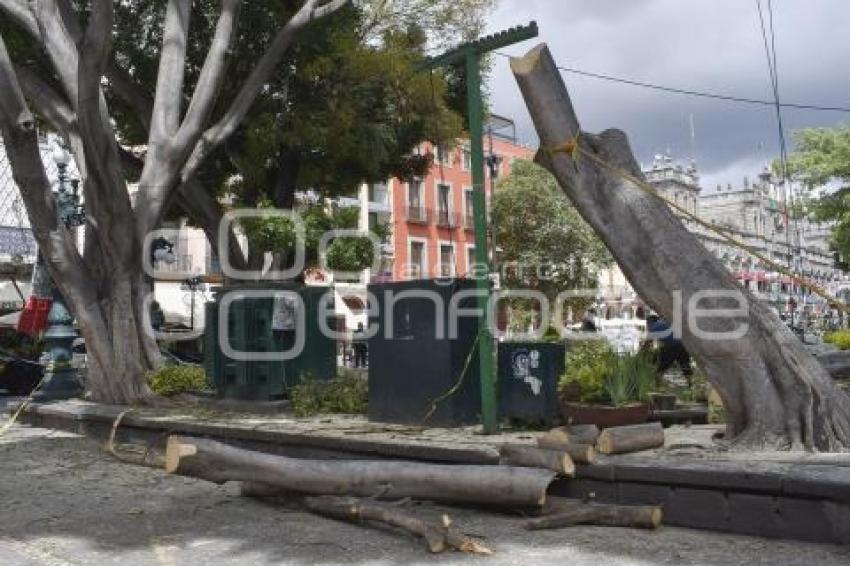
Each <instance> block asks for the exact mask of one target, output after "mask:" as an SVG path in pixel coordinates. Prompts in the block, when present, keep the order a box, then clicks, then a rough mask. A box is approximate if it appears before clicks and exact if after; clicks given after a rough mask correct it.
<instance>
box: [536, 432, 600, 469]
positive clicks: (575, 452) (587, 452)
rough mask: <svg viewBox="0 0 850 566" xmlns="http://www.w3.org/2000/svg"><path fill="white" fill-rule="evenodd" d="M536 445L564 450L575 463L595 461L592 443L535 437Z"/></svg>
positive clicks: (594, 449) (591, 462) (594, 450)
mask: <svg viewBox="0 0 850 566" xmlns="http://www.w3.org/2000/svg"><path fill="white" fill-rule="evenodd" d="M537 446H538V447H539V448H547V449H549V450H559V451H562V452H566V453H567V454H569V455H570V458H572V460H573V462H574V463H576V464H593V463H595V462H596V448H594V447H593V445H592V444H574V443H571V442H566V443H563V442H556V441H550V440H547V439H546V438H544V437H541V438H538V439H537Z"/></svg>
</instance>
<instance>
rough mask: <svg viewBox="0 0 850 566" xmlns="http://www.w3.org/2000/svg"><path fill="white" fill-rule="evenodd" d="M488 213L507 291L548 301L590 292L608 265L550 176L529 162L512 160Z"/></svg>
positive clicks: (604, 251) (595, 240) (598, 242)
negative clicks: (515, 290)
mask: <svg viewBox="0 0 850 566" xmlns="http://www.w3.org/2000/svg"><path fill="white" fill-rule="evenodd" d="M492 215H493V226H494V228H493V232H494V240H495V243H496V248H497V250H498V257H497V261H498V265H499V266H502V269H501V270H500V272H501V273H502V278H503V284H504V285H505V286H506V287H508V288H530V289H535V290H538V291H541V292H542V293H544V294H545V295H546V296H547V297H548V298H549V299H550V300H551V299H554V298H555V297H556V296H557V295H558V293H560V292H561V291H565V290H577V289H595V288H596V284H597V274H598V271H599V269H601V268H603V267H604V266H606V265H608V264H610V263H611V261H612V260H611V256H610V255H609V254H608V250H607V249H606V248H605V246H604V244H603V243H602V242H601V240H600V239H599V238H598V237H597V236H596V234H595V233H594V232H593V230H592V229H591V228H590V226H588V225H587V223H586V222H585V221H584V220H582V218H581V216H579V214H578V212H577V211H576V209H575V208H574V207H573V206H572V204H571V203H570V202H569V200H567V198H566V197H565V196H564V194H563V193H562V192H561V191H560V189H559V187H558V185H557V183H556V181H555V178H554V177H553V176H552V175H551V174H550V173H549V172H548V171H546V170H545V169H543V168H542V167H540V166H538V165H535V164H534V163H532V162H531V161H527V160H517V161H515V162H514V164H513V166H512V170H511V174H510V175H508V176H506V177H505V178H503V179H502V180H501V181H499V184H498V186H497V188H496V191H495V194H494V196H493V208H492ZM576 306H578V305H576Z"/></svg>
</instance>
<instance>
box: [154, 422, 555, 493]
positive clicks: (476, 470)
mask: <svg viewBox="0 0 850 566" xmlns="http://www.w3.org/2000/svg"><path fill="white" fill-rule="evenodd" d="M165 471H167V472H169V473H172V474H180V475H184V476H190V477H196V478H201V479H205V480H208V481H212V482H216V483H224V482H226V481H242V482H257V483H261V484H266V485H268V486H274V487H276V488H281V489H284V490H290V491H297V492H299V493H305V494H314V495H349V496H364V497H379V498H382V499H404V498H406V497H410V498H413V499H427V500H432V501H445V502H449V503H477V504H485V505H497V506H506V507H540V506H542V505H543V504H544V503H545V502H546V488H547V487H548V486H549V484H550V483H551V482H552V480H553V479H554V476H555V473H554V472H552V471H550V470H542V469H539V468H527V467H514V466H472V465H448V464H423V463H419V462H402V461H382V460H308V459H299V458H288V457H286V456H277V455H273V454H266V453H263V452H256V451H252V450H245V449H242V448H236V447H234V446H229V445H227V444H223V443H221V442H217V441H215V440H209V439H206V438H192V437H185V436H171V437H169V438H168V445H167V447H166V454H165Z"/></svg>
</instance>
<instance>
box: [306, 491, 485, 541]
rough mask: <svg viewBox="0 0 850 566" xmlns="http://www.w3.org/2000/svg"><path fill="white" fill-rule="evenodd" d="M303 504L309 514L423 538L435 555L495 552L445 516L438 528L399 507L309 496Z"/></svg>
mask: <svg viewBox="0 0 850 566" xmlns="http://www.w3.org/2000/svg"><path fill="white" fill-rule="evenodd" d="M303 504H304V507H305V508H307V509H308V510H309V511H312V512H314V513H317V514H319V515H324V516H326V517H332V518H334V519H341V520H344V521H351V522H354V523H360V522H364V521H365V522H375V523H382V524H385V525H390V526H392V527H396V528H399V529H401V530H403V531H405V532H408V533H411V534H413V535H416V536H418V537H421V538H422V539H423V540H424V541H425V544H426V545H427V547H428V550H429V551H430V552H433V553H439V552H444V551H445V550H449V549H452V550H457V551H460V552H467V553H471V554H492V551H491V550H490V549H489V548H487V547H486V546H484V545H482V544H481V543H479V542H478V541H476V540H475V539H473V538H470V537H467V536H465V535H463V534H461V533H459V532H457V531H456V530H455V529H453V528H452V527H451V524H450V522H449V520H448V517H447V516H445V515H444V516H443V524H442V525H435V524H433V523H429V522H427V521H424V520H422V519H420V518H418V517H415V516H413V515H412V514H410V513H407V512H405V511H403V510H401V509H399V508H398V507H393V506H390V505H385V504H381V503H376V502H374V501H368V500H362V499H357V498H353V497H338V496H332V495H322V496H318V497H305V498H304V500H303Z"/></svg>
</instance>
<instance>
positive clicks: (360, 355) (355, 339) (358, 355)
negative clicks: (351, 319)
mask: <svg viewBox="0 0 850 566" xmlns="http://www.w3.org/2000/svg"><path fill="white" fill-rule="evenodd" d="M351 347H352V349H353V350H354V367H355V368H365V367H367V365H368V360H369V347H368V346H367V345H366V331H365V329H364V328H363V323H362V322H358V323H357V330H355V331H354V332H353V333H352V335H351Z"/></svg>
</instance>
